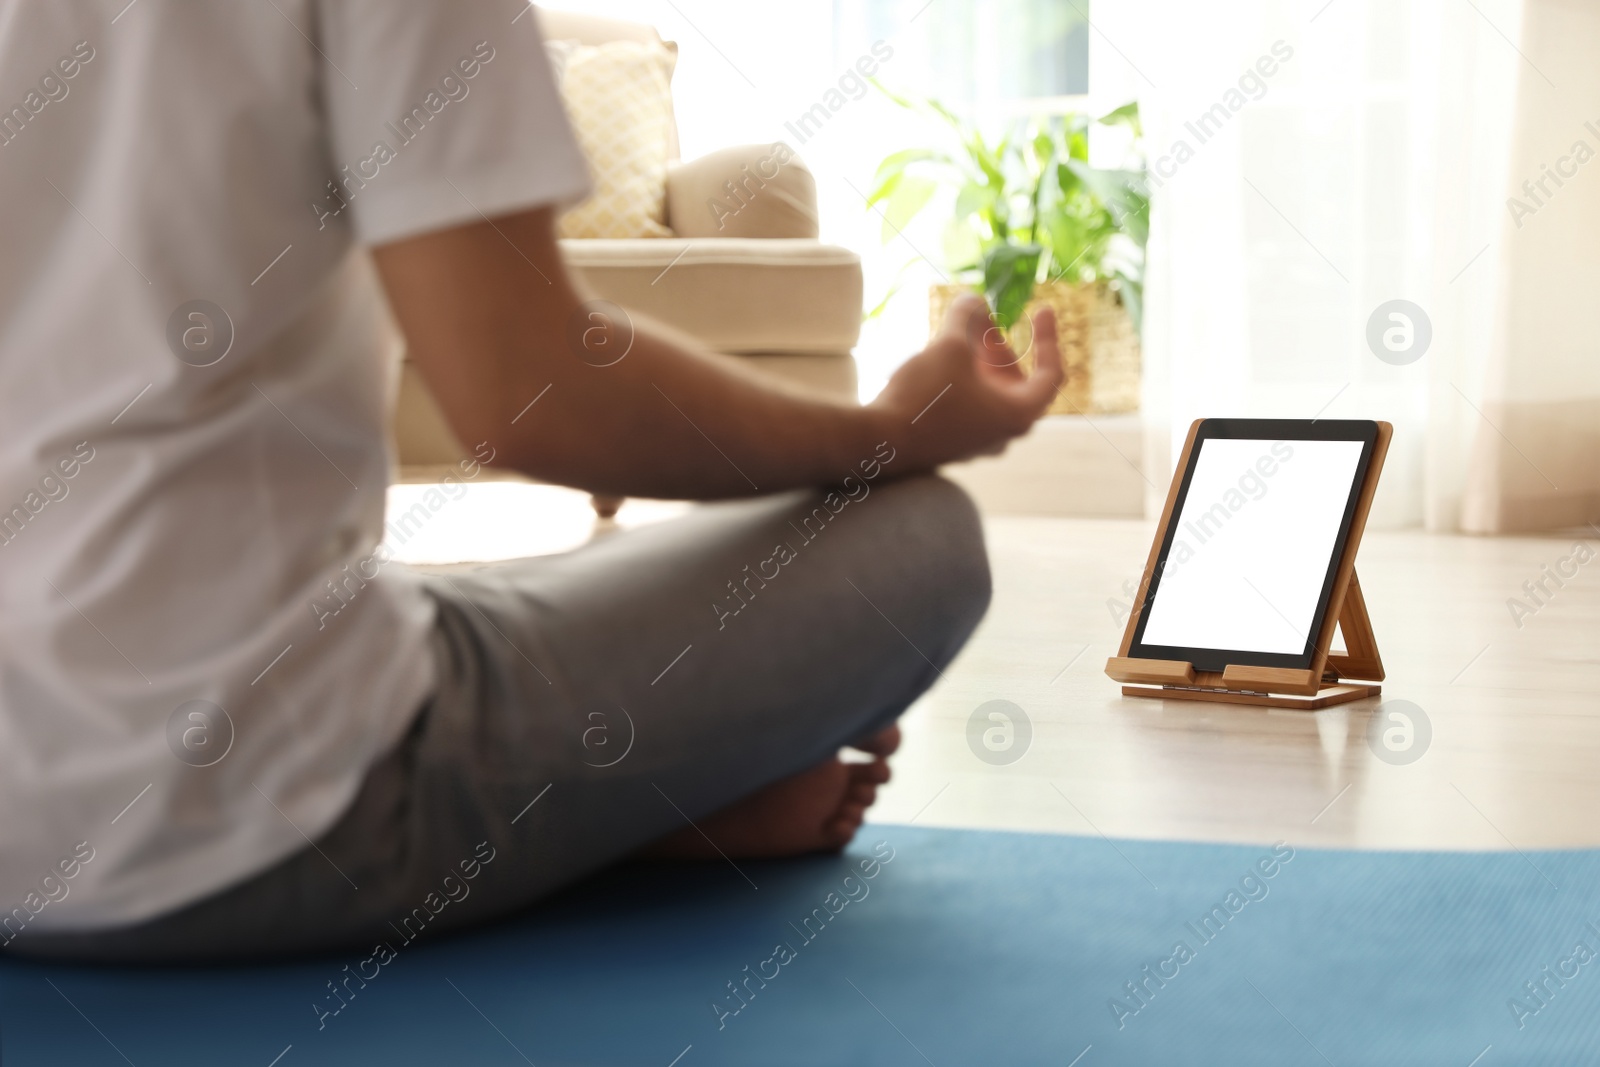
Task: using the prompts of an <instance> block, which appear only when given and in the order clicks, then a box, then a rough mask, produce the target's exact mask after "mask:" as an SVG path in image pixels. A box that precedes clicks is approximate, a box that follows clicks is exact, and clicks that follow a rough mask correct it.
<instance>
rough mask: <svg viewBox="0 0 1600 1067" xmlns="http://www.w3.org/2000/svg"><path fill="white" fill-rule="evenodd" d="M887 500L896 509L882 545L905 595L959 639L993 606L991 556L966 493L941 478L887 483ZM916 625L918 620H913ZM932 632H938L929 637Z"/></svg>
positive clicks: (926, 616) (929, 619) (925, 615)
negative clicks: (897, 575) (990, 604)
mask: <svg viewBox="0 0 1600 1067" xmlns="http://www.w3.org/2000/svg"><path fill="white" fill-rule="evenodd" d="M881 491H882V492H884V493H885V494H886V495H887V497H888V499H887V500H885V501H884V503H885V504H886V505H888V508H889V509H891V510H893V511H894V512H895V518H894V521H892V522H890V523H888V524H887V536H888V538H889V542H890V543H888V544H885V545H883V546H881V550H882V551H883V552H884V553H885V555H886V557H887V558H888V559H890V560H892V561H893V567H894V570H895V571H897V572H898V573H899V574H900V575H901V577H902V579H903V581H904V582H905V589H904V594H903V595H904V596H905V597H906V598H908V599H909V600H910V601H912V603H913V604H915V605H916V606H917V608H918V610H917V611H916V613H915V614H916V615H918V616H921V617H922V620H925V621H926V622H927V623H928V624H932V625H935V626H937V628H938V629H939V630H941V631H943V633H941V634H939V635H937V636H946V635H948V636H950V637H953V638H954V639H955V641H956V643H957V647H959V643H960V642H962V641H964V640H965V639H966V636H967V635H968V634H969V633H971V631H972V628H973V627H975V626H976V625H977V624H978V620H979V619H981V618H983V613H984V612H985V611H986V610H987V609H988V607H989V598H990V594H991V584H990V576H989V556H988V553H987V551H986V550H985V548H984V543H983V524H982V522H981V521H980V519H979V517H978V510H977V508H976V507H975V506H974V505H973V503H972V500H971V498H970V497H968V496H967V494H966V493H965V492H964V491H963V490H962V489H960V488H959V487H957V486H956V485H954V484H952V483H950V482H948V481H946V480H944V479H943V478H940V477H937V476H932V475H930V476H927V477H920V478H908V479H906V480H905V481H901V482H895V483H892V484H890V485H886V486H884V487H883V489H882V490H881ZM913 625H916V622H915V621H914V622H913ZM930 636H934V635H930Z"/></svg>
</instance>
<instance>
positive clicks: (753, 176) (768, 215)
mask: <svg viewBox="0 0 1600 1067" xmlns="http://www.w3.org/2000/svg"><path fill="white" fill-rule="evenodd" d="M667 225H668V226H669V227H670V228H671V229H672V232H673V234H674V235H675V236H677V237H803V238H812V239H815V238H816V236H817V182H816V179H815V178H813V177H812V176H811V171H810V170H808V169H807V168H806V165H805V163H803V162H802V161H801V159H800V157H799V156H797V155H796V154H795V152H794V149H792V148H790V147H789V146H788V145H786V144H784V143H783V142H782V141H777V142H774V143H772V144H758V145H736V146H734V147H732V148H724V149H721V150H720V151H716V152H712V153H710V154H709V155H704V156H701V157H700V158H699V159H695V160H691V161H689V162H688V163H679V164H675V165H673V166H670V167H669V168H668V169H667Z"/></svg>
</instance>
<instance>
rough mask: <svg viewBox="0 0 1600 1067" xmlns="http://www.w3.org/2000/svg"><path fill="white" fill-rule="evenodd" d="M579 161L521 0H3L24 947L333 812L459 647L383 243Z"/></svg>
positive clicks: (242, 872)
mask: <svg viewBox="0 0 1600 1067" xmlns="http://www.w3.org/2000/svg"><path fill="white" fill-rule="evenodd" d="M124 5H126V6H124ZM330 183H332V184H331V185H330ZM587 187H588V178H587V175H586V172H585V167H584V162H583V158H582V156H581V153H580V152H579V150H578V148H577V147H576V144H575V142H574V140H573V138H572V134H571V130H570V129H569V127H568V124H567V120H566V116H565V113H564V112H563V110H562V108H561V104H560V100H559V97H558V95H557V92H556V88H555V85H554V83H553V81H552V77H551V73H550V69H549V64H548V60H547V59H546V56H545V51H544V46H543V42H542V41H541V40H540V37H539V30H538V27H537V25H536V20H535V18H534V17H533V15H532V14H530V13H528V10H527V9H526V8H525V7H523V6H522V5H520V4H519V3H517V2H516V0H452V2H448V3H447V2H444V0H434V2H426V0H403V2H396V0H274V2H273V3H249V4H234V3H229V4H195V3H183V2H181V0H138V2H136V3H133V4H127V0H50V2H48V3H39V2H36V0H0V944H3V943H5V942H7V941H10V940H12V939H13V938H16V937H26V936H27V933H28V930H30V929H32V930H42V929H92V928H99V927H107V926H113V925H118V924H122V923H129V922H135V921H138V920H141V919H144V918H148V917H151V916H154V915H157V914H160V913H162V912H164V911H168V910H171V909H173V908H175V907H177V906H180V905H182V904H185V903H188V902H191V901H194V900H197V899H199V898H201V897H204V896H206V895H209V894H210V893H213V892H215V891H217V890H219V889H221V888H223V887H226V886H228V885H230V884H233V883H236V882H239V881H241V880H243V879H245V878H247V877H249V876H250V875H252V874H254V873H257V872H259V871H262V870H264V869H266V868H268V867H270V866H271V865H273V864H274V863H275V862H277V861H279V860H281V859H282V858H284V857H286V856H287V855H289V854H291V853H293V852H295V851H296V850H299V849H302V848H305V847H306V845H307V841H308V840H310V839H315V838H316V837H317V836H318V835H319V834H320V833H322V832H323V831H325V830H326V829H328V828H329V827H330V825H331V824H332V823H333V822H334V821H335V820H336V819H337V818H338V817H339V816H340V815H341V814H342V813H343V811H344V809H345V808H346V807H347V806H348V805H349V803H350V802H351V800H352V799H353V797H354V795H355V793H356V790H357V789H358V788H359V786H360V784H361V781H362V777H363V775H364V773H365V771H366V770H367V768H368V767H369V765H370V764H371V763H372V762H373V761H374V760H375V759H377V758H379V757H380V756H381V755H383V753H384V752H385V750H386V749H388V748H389V747H391V746H392V745H393V744H394V743H395V742H396V741H397V740H398V738H399V737H400V736H401V735H402V733H403V732H404V730H405V729H406V728H407V726H408V725H409V724H410V722H411V721H412V719H413V717H414V715H415V713H416V711H417V709H418V708H419V706H420V705H421V704H422V703H423V702H424V701H425V700H426V699H427V697H428V695H429V693H430V691H431V687H432V685H433V681H434V672H433V664H432V662H431V657H430V654H429V648H428V643H427V637H428V631H429V628H430V626H431V624H432V609H431V605H430V602H429V600H428V599H427V597H426V596H425V595H424V593H423V592H422V590H421V589H420V588H419V587H418V585H417V582H416V579H415V577H414V576H413V575H409V574H407V573H406V572H405V571H404V570H403V568H402V567H401V566H400V565H398V564H387V565H384V564H383V563H382V557H381V556H380V557H379V558H378V559H377V560H375V559H374V550H375V548H376V546H377V545H378V543H379V541H380V539H381V534H382V524H383V510H384V495H385V489H386V487H387V483H388V480H389V473H390V464H391V456H390V452H389V448H388V444H387V426H386V423H387V409H388V407H389V404H390V401H391V399H392V397H391V395H390V393H391V390H392V388H393V385H394V380H395V367H396V364H397V358H398V354H399V339H398V335H397V333H396V332H395V330H394V328H393V323H392V319H391V318H390V317H389V313H388V308H387V305H386V304H385V301H384V297H383V295H382V292H381V289H380V288H379V286H378V283H377V281H376V276H375V273H374V271H373V269H372V266H371V260H370V258H369V256H368V254H367V253H366V252H365V250H364V249H365V247H366V246H371V245H375V244H381V243H384V242H388V241H392V240H395V239H397V238H401V237H405V236H409V235H413V234H417V233H421V232H425V231H428V230H434V229H439V228H442V227H448V226H455V225H464V224H468V223H472V222H476V221H478V220H479V219H480V218H482V217H493V216H495V215H497V214H505V213H507V212H509V211H513V210H520V209H524V208H528V207H532V206H535V205H538V204H542V203H552V202H556V203H565V202H571V201H573V200H575V199H577V198H579V197H581V196H582V195H584V194H585V193H586V191H587ZM196 302H204V303H196ZM218 309H220V311H219V310H218ZM180 357H181V358H180ZM330 582H332V583H337V588H335V586H334V585H330V584H329V583H330ZM330 606H331V607H330ZM332 608H338V611H337V612H336V613H335V612H334V611H333V610H331V609H332ZM192 702H199V703H192ZM217 709H221V710H220V711H219V710H217ZM352 891H354V890H352Z"/></svg>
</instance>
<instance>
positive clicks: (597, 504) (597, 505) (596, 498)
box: [589, 493, 627, 519]
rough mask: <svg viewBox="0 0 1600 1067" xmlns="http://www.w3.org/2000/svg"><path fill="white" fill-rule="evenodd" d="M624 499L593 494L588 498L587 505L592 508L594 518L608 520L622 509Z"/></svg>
mask: <svg viewBox="0 0 1600 1067" xmlns="http://www.w3.org/2000/svg"><path fill="white" fill-rule="evenodd" d="M626 499H627V497H621V496H604V495H602V494H600V493H595V494H594V495H592V496H591V497H589V503H590V505H591V506H593V508H594V513H595V515H596V517H598V518H602V519H609V518H612V517H613V516H615V515H616V513H617V510H618V509H619V508H621V507H622V502H623V501H624V500H626Z"/></svg>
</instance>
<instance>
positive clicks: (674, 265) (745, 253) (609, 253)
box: [561, 237, 861, 355]
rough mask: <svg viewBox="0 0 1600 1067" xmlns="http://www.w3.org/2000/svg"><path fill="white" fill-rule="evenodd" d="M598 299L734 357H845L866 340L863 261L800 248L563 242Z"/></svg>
mask: <svg viewBox="0 0 1600 1067" xmlns="http://www.w3.org/2000/svg"><path fill="white" fill-rule="evenodd" d="M561 250H562V253H563V255H565V257H566V260H567V265H568V266H569V267H571V268H572V269H573V271H574V272H575V273H577V274H579V275H580V276H582V278H583V279H584V281H585V282H586V283H587V285H588V287H589V288H590V289H592V290H593V291H594V292H595V293H597V294H598V295H599V296H601V297H603V298H604V299H606V300H610V301H612V302H614V303H616V304H619V305H621V306H622V307H624V308H627V309H628V310H630V311H640V312H643V313H644V314H646V315H649V316H650V317H652V318H655V319H658V320H660V321H662V322H665V323H667V324H668V325H670V326H673V327H676V328H677V329H680V330H682V331H683V332H685V333H687V334H689V335H690V336H692V337H695V338H697V339H698V340H700V341H701V342H702V343H704V344H705V345H707V346H708V347H710V348H713V349H716V350H717V351H719V352H728V353H733V354H738V355H746V354H748V355H754V354H759V353H777V352H784V353H793V354H819V355H838V354H841V353H848V352H849V351H850V349H851V348H852V347H854V345H855V343H856V338H857V336H858V335H859V334H860V332H861V260H860V258H859V257H858V256H857V255H856V254H855V253H854V252H851V251H850V250H849V249H847V248H840V247H838V246H837V245H827V244H820V243H819V242H817V241H812V240H805V239H796V238H763V239H749V238H696V239H693V240H685V239H683V238H677V237H671V238H664V239H659V240H633V241H562V242H561Z"/></svg>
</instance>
